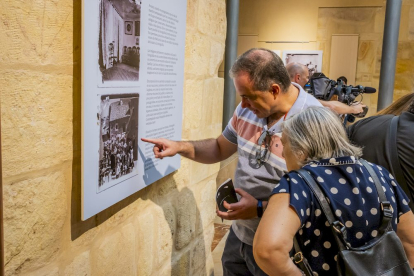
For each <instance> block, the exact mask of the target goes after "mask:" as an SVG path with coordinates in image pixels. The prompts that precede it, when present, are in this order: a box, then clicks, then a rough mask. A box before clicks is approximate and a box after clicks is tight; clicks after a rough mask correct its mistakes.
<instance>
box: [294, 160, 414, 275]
mask: <svg viewBox="0 0 414 276" xmlns="http://www.w3.org/2000/svg"><path fill="white" fill-rule="evenodd" d="M359 161H360V162H361V163H362V164H363V165H364V167H365V168H366V169H367V170H368V172H369V174H370V175H371V177H372V179H373V180H374V183H375V187H376V190H377V193H378V196H379V199H380V205H381V217H382V221H381V225H380V227H379V229H378V236H377V237H376V238H375V240H374V241H373V242H371V243H369V244H367V245H364V246H361V247H358V248H353V247H352V246H351V245H350V243H349V242H347V240H346V231H347V230H346V227H345V226H344V225H343V224H342V223H341V222H339V221H338V220H336V219H335V217H334V216H333V212H332V209H331V207H330V205H329V203H328V202H327V200H326V197H325V195H324V193H323V192H322V190H321V189H320V188H319V186H318V184H316V181H315V180H314V179H313V177H312V176H311V175H310V174H309V172H308V171H306V170H304V169H300V170H298V171H296V172H297V173H298V174H299V175H300V176H301V177H302V178H303V179H304V180H305V182H306V183H307V185H308V186H309V188H310V190H311V191H312V192H313V193H314V195H315V197H316V199H317V200H318V202H319V204H320V205H321V208H322V211H323V212H324V213H325V216H326V218H327V219H328V222H329V224H330V226H331V229H332V232H333V234H334V237H335V241H336V243H337V245H338V248H339V253H338V257H337V272H338V275H341V276H342V275H346V276H357V275H363V276H365V275H370V276H377V275H387V276H402V275H404V276H409V275H414V273H413V270H412V268H411V266H410V264H409V262H408V259H407V256H406V254H405V251H404V248H403V246H402V244H401V241H400V239H399V238H398V236H397V234H396V233H395V232H394V230H393V229H392V226H391V220H392V213H393V209H392V206H391V204H390V202H389V201H387V198H386V196H385V193H384V191H383V189H382V185H381V184H380V182H379V179H378V177H377V174H376V173H375V171H374V170H373V169H372V167H371V166H370V165H369V164H368V163H367V161H365V160H363V159H359ZM293 244H294V247H295V251H296V254H295V255H294V257H293V261H294V262H295V263H296V265H298V266H299V268H300V269H302V271H303V272H304V273H305V274H306V275H307V276H313V275H314V274H313V271H312V269H311V267H310V266H309V264H308V262H307V260H306V258H304V257H303V255H302V252H301V250H300V247H299V244H298V242H297V240H296V238H294V243H293ZM390 252H392V253H391V254H389V253H390Z"/></svg>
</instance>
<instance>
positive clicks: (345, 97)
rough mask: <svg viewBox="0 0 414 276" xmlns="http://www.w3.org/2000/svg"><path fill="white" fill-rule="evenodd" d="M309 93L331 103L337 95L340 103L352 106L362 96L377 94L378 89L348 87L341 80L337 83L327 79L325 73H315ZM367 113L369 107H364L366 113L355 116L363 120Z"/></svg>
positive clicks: (358, 86)
mask: <svg viewBox="0 0 414 276" xmlns="http://www.w3.org/2000/svg"><path fill="white" fill-rule="evenodd" d="M308 92H309V93H310V94H312V95H313V96H314V97H315V98H317V99H320V100H324V101H329V100H331V99H332V97H333V96H334V95H337V96H338V101H339V102H342V103H345V104H347V105H352V104H353V103H354V102H355V99H356V97H358V96H359V95H360V94H363V93H375V92H376V89H375V88H372V87H364V86H362V85H356V86H352V85H346V84H345V83H344V82H343V81H342V80H341V79H338V80H337V81H335V80H331V79H329V78H327V77H326V76H325V75H324V74H323V73H315V74H313V75H312V78H311V79H310V90H308ZM367 112H368V107H364V112H362V113H360V114H357V115H355V116H357V117H360V118H362V117H364V116H365V115H366V114H367Z"/></svg>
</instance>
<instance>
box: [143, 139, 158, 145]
mask: <svg viewBox="0 0 414 276" xmlns="http://www.w3.org/2000/svg"><path fill="white" fill-rule="evenodd" d="M141 140H142V141H143V142H147V143H152V144H158V139H148V138H141Z"/></svg>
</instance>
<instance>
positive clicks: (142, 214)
mask: <svg viewBox="0 0 414 276" xmlns="http://www.w3.org/2000/svg"><path fill="white" fill-rule="evenodd" d="M225 32H226V14H225V0H188V1H187V29H186V46H185V88H184V107H183V108H184V110H183V112H184V116H183V133H182V136H183V139H191V140H195V139H200V138H210V137H217V136H218V135H219V134H220V133H221V122H222V119H221V118H222V99H223V79H221V78H218V77H217V71H218V67H219V65H220V63H221V61H222V59H223V54H224V43H225ZM0 41H1V44H2V47H1V54H0V93H1V120H2V121H1V122H2V130H1V131H2V146H3V147H2V155H3V176H4V178H3V183H4V234H5V237H4V238H5V263H6V267H5V270H6V275H50V276H52V275H53V276H54V275H59V276H60V275H211V274H212V273H213V261H212V257H211V252H210V246H211V241H212V238H213V231H214V226H213V219H214V217H215V203H214V202H215V200H214V197H215V189H216V177H217V173H218V171H219V169H220V164H215V165H200V164H197V163H194V162H191V161H189V160H185V159H183V160H182V166H181V168H180V170H178V171H177V172H175V173H173V174H171V175H169V176H167V177H165V178H163V179H161V180H160V181H158V182H156V183H154V184H152V185H150V186H148V187H147V188H145V189H143V190H141V191H139V192H138V193H136V194H134V195H132V196H130V197H129V198H127V199H125V200H123V201H121V202H119V203H118V204H116V205H114V206H112V207H110V208H108V209H107V210H105V211H103V212H101V213H100V214H98V215H96V216H94V217H92V218H90V219H88V220H87V221H81V219H80V210H81V179H80V173H81V167H80V161H81V159H80V158H81V121H82V120H81V83H80V79H81V1H80V0H74V1H72V0H59V1H58V0H34V1H20V0H2V1H0Z"/></svg>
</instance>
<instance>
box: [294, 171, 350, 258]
mask: <svg viewBox="0 0 414 276" xmlns="http://www.w3.org/2000/svg"><path fill="white" fill-rule="evenodd" d="M296 172H297V173H298V174H299V176H301V177H302V178H303V179H304V180H305V182H306V183H307V185H308V186H309V188H310V190H311V191H312V193H313V194H314V195H315V197H316V199H317V200H318V202H319V205H320V206H321V208H322V211H323V213H324V214H325V216H326V218H327V219H328V222H329V225H330V226H331V228H332V232H333V233H334V236H335V240H336V243H337V245H338V248H339V250H340V251H342V250H345V249H346V246H345V244H346V245H347V246H348V247H349V246H350V245H349V244H347V242H346V239H345V238H346V232H347V230H346V227H345V226H344V225H343V224H342V223H341V222H340V221H338V220H337V219H336V218H335V217H334V215H333V212H332V208H331V206H330V205H329V203H328V201H327V200H326V197H325V194H324V193H323V192H322V190H321V189H320V188H319V186H318V184H316V182H315V180H314V179H313V177H312V176H311V175H310V173H309V172H308V171H307V170H305V169H299V170H297V171H296Z"/></svg>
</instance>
